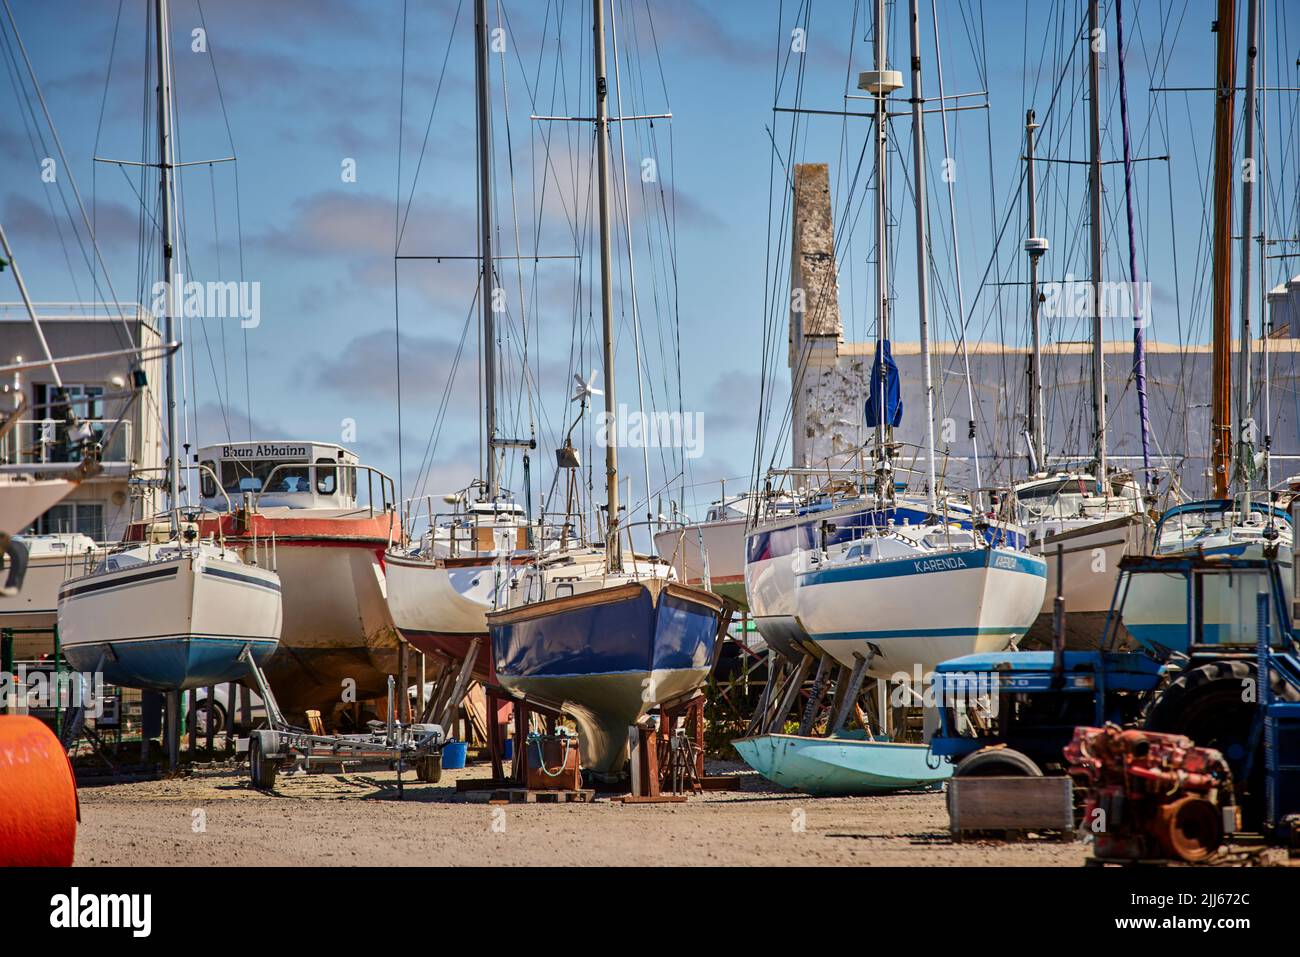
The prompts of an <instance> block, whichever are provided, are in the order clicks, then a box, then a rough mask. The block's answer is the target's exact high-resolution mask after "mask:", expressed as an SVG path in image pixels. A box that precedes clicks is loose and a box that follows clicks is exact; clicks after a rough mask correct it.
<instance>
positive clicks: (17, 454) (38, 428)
mask: <svg viewBox="0 0 1300 957" xmlns="http://www.w3.org/2000/svg"><path fill="white" fill-rule="evenodd" d="M77 427H78V428H86V429H89V431H90V434H91V436H92V437H93V439H92V440H93V441H96V442H99V441H103V440H105V439H106V440H107V442H106V444H105V445H104V446H103V448H102V449H101V450H100V452H99V460H100V461H101V462H130V461H131V460H132V457H133V456H132V449H133V448H134V446H133V445H132V444H131V422H130V421H128V420H125V419H123V420H121V421H119V420H118V419H79V420H78V421H77ZM81 456H82V452H81V449H79V448H78V447H77V446H76V445H73V444H70V442H69V436H68V425H67V423H66V422H65V421H64V420H63V419H53V418H44V419H6V420H5V422H4V428H3V431H0V465H51V464H59V463H63V462H79V461H81Z"/></svg>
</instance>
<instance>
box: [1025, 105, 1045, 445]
mask: <svg viewBox="0 0 1300 957" xmlns="http://www.w3.org/2000/svg"><path fill="white" fill-rule="evenodd" d="M1037 129H1038V124H1037V123H1035V122H1034V111H1033V110H1029V111H1028V112H1026V113H1025V194H1026V195H1025V205H1026V206H1027V207H1028V213H1029V222H1028V235H1027V236H1026V237H1025V252H1027V253H1028V254H1029V331H1030V338H1031V340H1032V342H1031V349H1030V352H1029V450H1030V453H1031V455H1030V457H1031V458H1032V459H1033V460H1034V468H1035V469H1043V468H1045V467H1046V465H1047V442H1046V440H1045V438H1044V434H1045V433H1044V424H1043V343H1042V332H1041V329H1040V327H1039V314H1038V307H1039V302H1038V260H1039V259H1040V258H1042V255H1043V253H1045V252H1046V251H1047V240H1046V239H1043V238H1042V237H1041V236H1039V235H1038V197H1037V185H1036V182H1037V181H1036V179H1035V176H1034V131H1035V130H1037Z"/></svg>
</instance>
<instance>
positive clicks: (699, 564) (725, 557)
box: [654, 517, 749, 611]
mask: <svg viewBox="0 0 1300 957" xmlns="http://www.w3.org/2000/svg"><path fill="white" fill-rule="evenodd" d="M745 525H746V519H745V518H743V517H741V518H731V519H727V520H725V521H716V522H701V523H699V524H696V525H687V526H686V527H685V528H681V529H668V530H666V531H662V532H656V533H655V536H654V541H655V552H656V554H658V555H659V556H660V557H661V558H663V559H664V560H665V561H667V562H669V563H671V564H672V566H673V568H674V569H676V571H677V580H678V581H681V582H685V583H686V584H687V585H693V586H695V587H696V588H704V587H705V581H704V579H705V575H704V561H703V559H702V558H701V556H700V540H701V538H702V539H703V544H704V554H705V555H707V556H708V560H709V568H708V572H709V574H708V588H709V591H711V592H713V593H714V594H715V595H719V596H721V597H722V598H729V599H731V601H732V602H733V603H735V605H736V607H737V608H738V609H739V610H741V611H748V610H749V602H748V599H747V598H746V596H745Z"/></svg>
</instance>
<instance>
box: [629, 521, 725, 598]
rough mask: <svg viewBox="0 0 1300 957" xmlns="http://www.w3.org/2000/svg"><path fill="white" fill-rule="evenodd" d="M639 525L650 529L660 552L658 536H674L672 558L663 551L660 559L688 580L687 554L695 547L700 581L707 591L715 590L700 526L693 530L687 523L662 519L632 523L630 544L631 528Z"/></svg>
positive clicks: (652, 539) (707, 550)
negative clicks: (656, 538) (679, 571)
mask: <svg viewBox="0 0 1300 957" xmlns="http://www.w3.org/2000/svg"><path fill="white" fill-rule="evenodd" d="M637 525H644V526H646V527H647V528H649V530H650V533H651V536H650V541H652V542H654V544H655V548H656V550H658V544H659V543H658V542H656V541H655V536H656V535H662V534H663V533H664V532H668V533H670V534H672V535H673V537H674V539H675V542H674V544H673V551H672V554H671V555H670V556H666V555H664V554H663V552H662V551H659V557H660V558H663V559H664V560H665V561H667V562H668V564H669V565H671V566H672V567H674V568H677V569H680V570H681V573H682V578H683V579H685V578H686V562H687V558H686V555H687V552H688V551H689V549H690V546H691V545H692V544H693V545H695V547H696V548H697V549H698V551H699V558H700V570H701V575H700V580H701V581H702V582H703V584H704V589H705V591H712V590H713V578H712V576H711V575H710V573H709V549H708V547H707V546H705V544H704V529H703V528H701V527H700V526H699V525H698V524H695V525H694V527H693V528H691V527H688V526H687V524H686V523H685V522H682V521H680V520H679V521H676V522H672V521H664V520H662V519H653V520H650V521H643V522H633V523H631V525H630V526H628V528H629V531H628V542H629V544H630V543H631V541H632V534H631V527H633V526H637ZM673 526H676V527H673ZM688 539H691V540H693V541H691V542H690V543H689V544H688ZM679 558H680V559H681V562H680V564H679V563H678V559H679Z"/></svg>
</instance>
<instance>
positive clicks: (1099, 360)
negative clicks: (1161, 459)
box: [1088, 0, 1110, 489]
mask: <svg viewBox="0 0 1300 957" xmlns="http://www.w3.org/2000/svg"><path fill="white" fill-rule="evenodd" d="M1097 4H1098V0H1089V3H1088V101H1089V102H1088V127H1089V133H1090V149H1089V156H1088V205H1089V208H1090V212H1089V219H1090V220H1091V223H1090V227H1091V228H1090V233H1091V246H1092V431H1093V437H1092V441H1093V457H1094V459H1095V460H1096V466H1097V485H1098V487H1099V488H1101V489H1109V487H1110V485H1109V480H1108V479H1107V476H1106V370H1105V366H1104V364H1103V363H1104V360H1105V353H1104V351H1103V348H1102V336H1103V334H1104V333H1105V329H1104V327H1103V324H1102V321H1101V312H1102V309H1101V75H1100V71H1101V64H1100V59H1099V57H1098V53H1097V47H1098V45H1099V43H1100V37H1101V34H1100V33H1099V32H1098V31H1099V27H1098V23H1097Z"/></svg>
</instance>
